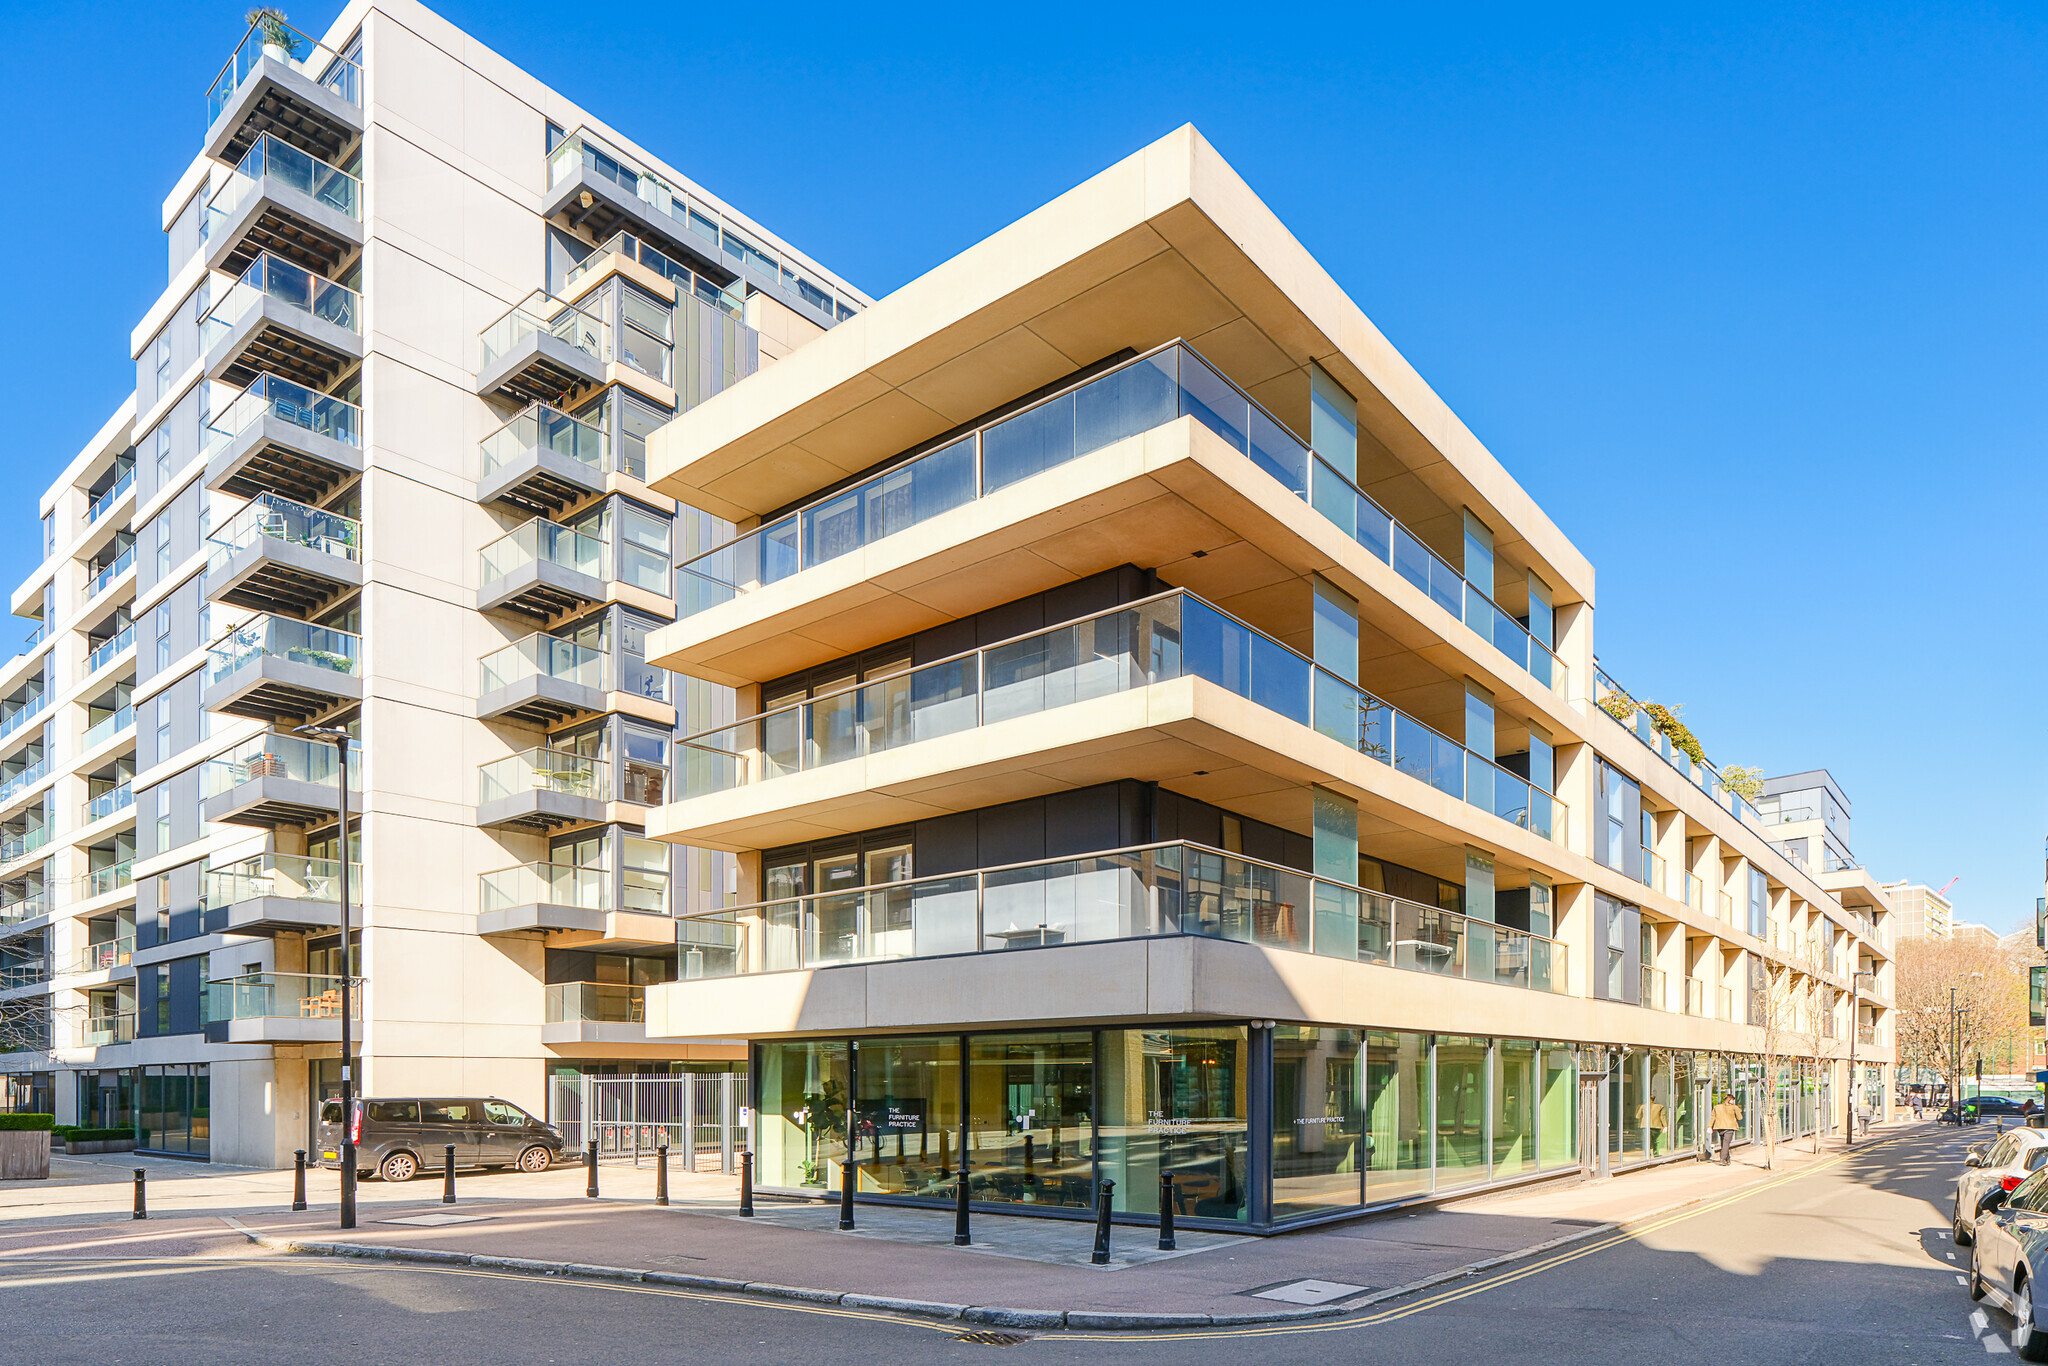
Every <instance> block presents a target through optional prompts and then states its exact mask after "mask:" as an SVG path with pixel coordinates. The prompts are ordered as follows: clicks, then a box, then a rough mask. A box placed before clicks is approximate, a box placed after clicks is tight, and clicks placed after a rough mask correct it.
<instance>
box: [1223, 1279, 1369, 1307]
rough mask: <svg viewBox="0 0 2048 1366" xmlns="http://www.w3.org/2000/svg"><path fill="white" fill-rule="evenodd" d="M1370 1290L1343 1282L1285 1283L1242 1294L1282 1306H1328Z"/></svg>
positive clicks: (1367, 1287) (1366, 1287)
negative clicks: (1280, 1303)
mask: <svg viewBox="0 0 2048 1366" xmlns="http://www.w3.org/2000/svg"><path fill="white" fill-rule="evenodd" d="M1370 1288H1371V1287H1369V1286H1363V1285H1350V1284H1347V1283H1346V1282H1343V1281H1287V1282H1285V1283H1284V1284H1281V1285H1269V1286H1267V1287H1265V1288H1264V1289H1262V1290H1248V1291H1245V1292H1243V1293H1245V1294H1249V1295H1256V1296H1257V1297H1258V1298H1260V1299H1262V1300H1279V1301H1281V1302H1282V1303H1284V1304H1328V1303H1329V1302H1330V1301H1331V1300H1341V1299H1344V1298H1346V1297H1347V1296H1351V1295H1356V1294H1358V1293H1359V1292H1360V1291H1362V1290H1368V1289H1370Z"/></svg>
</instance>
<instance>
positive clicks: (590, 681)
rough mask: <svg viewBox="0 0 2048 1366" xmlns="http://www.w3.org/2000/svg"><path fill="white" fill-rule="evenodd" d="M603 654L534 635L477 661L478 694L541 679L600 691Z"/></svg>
mask: <svg viewBox="0 0 2048 1366" xmlns="http://www.w3.org/2000/svg"><path fill="white" fill-rule="evenodd" d="M605 658H606V655H605V652H604V651H603V650H593V649H591V648H590V647H589V646H588V645H578V644H577V643H576V642H575V641H573V640H563V639H562V638H561V637H559V636H551V635H548V634H547V633H546V632H544V631H535V632H534V633H533V634H532V635H530V636H527V637H526V638H524V639H523V640H515V641H513V642H512V643H511V644H510V645H507V646H505V647H504V648H503V649H501V650H493V651H491V653H489V654H487V655H485V656H484V657H483V658H482V659H481V660H479V661H478V668H479V669H480V671H481V676H480V681H479V684H478V686H479V689H480V693H479V695H481V694H482V693H490V692H496V691H497V690H498V689H500V688H509V687H511V686H512V685H513V684H514V683H518V682H520V681H522V680H523V679H528V678H534V677H542V678H553V679H558V680H560V681H561V682H564V683H577V684H581V685H582V686H583V687H586V688H603V687H604V664H605Z"/></svg>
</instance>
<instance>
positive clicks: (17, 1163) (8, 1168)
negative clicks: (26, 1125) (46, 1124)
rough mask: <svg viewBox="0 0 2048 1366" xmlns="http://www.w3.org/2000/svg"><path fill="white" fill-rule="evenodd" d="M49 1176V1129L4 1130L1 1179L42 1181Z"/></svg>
mask: <svg viewBox="0 0 2048 1366" xmlns="http://www.w3.org/2000/svg"><path fill="white" fill-rule="evenodd" d="M49 1175H50V1131H49V1130H47V1129H0V1181H40V1180H45V1179H47V1178H48V1177H49Z"/></svg>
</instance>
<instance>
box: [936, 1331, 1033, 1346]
mask: <svg viewBox="0 0 2048 1366" xmlns="http://www.w3.org/2000/svg"><path fill="white" fill-rule="evenodd" d="M953 1341H955V1342H973V1343H979V1344H980V1345H981V1346H983V1347H1015V1346H1016V1345H1017V1344H1018V1343H1020V1342H1029V1341H1031V1337H1030V1335H1029V1334H1028V1333H997V1332H992V1331H988V1330H983V1331H981V1332H975V1333H957V1334H955V1335H954V1337H953Z"/></svg>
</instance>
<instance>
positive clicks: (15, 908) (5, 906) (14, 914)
mask: <svg viewBox="0 0 2048 1366" xmlns="http://www.w3.org/2000/svg"><path fill="white" fill-rule="evenodd" d="M49 913H50V895H49V893H48V892H41V891H38V892H33V893H30V894H29V895H27V896H24V897H20V898H18V899H16V900H13V901H4V902H0V925H16V924H19V923H21V922H22V921H24V920H34V919H36V918H37V917H39V916H45V915H48V914H49Z"/></svg>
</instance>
